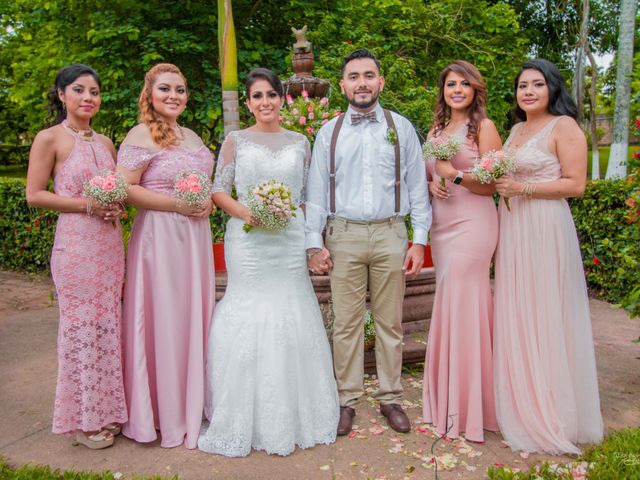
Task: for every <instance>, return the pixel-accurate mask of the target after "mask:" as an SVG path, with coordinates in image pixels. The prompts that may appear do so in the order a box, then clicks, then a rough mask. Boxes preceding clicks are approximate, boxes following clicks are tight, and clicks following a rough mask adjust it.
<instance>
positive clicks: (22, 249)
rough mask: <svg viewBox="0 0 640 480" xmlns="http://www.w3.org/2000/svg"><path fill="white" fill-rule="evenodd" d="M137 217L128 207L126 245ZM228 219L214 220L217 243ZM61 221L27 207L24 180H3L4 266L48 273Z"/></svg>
mask: <svg viewBox="0 0 640 480" xmlns="http://www.w3.org/2000/svg"><path fill="white" fill-rule="evenodd" d="M135 216H136V209H135V208H134V207H131V206H127V209H126V211H125V212H124V214H123V216H122V219H121V223H122V237H123V240H124V242H125V245H127V244H128V241H129V237H130V236H131V227H132V226H133V220H134V218H135ZM226 218H227V216H226V215H225V214H224V213H223V212H222V211H221V210H218V211H216V213H215V214H213V215H212V216H211V217H210V221H211V235H212V237H213V240H214V241H215V242H220V241H222V239H223V236H224V232H223V229H222V227H221V225H223V224H224V222H226ZM57 219H58V213H57V212H51V211H49V210H43V209H39V208H32V207H30V206H29V205H28V204H27V200H26V198H25V180H24V179H19V178H4V177H0V238H1V239H2V242H1V243H0V266H2V267H4V268H10V269H13V270H23V271H27V272H41V271H46V270H48V269H49V259H50V257H51V248H52V247H53V238H54V235H55V225H56V221H57Z"/></svg>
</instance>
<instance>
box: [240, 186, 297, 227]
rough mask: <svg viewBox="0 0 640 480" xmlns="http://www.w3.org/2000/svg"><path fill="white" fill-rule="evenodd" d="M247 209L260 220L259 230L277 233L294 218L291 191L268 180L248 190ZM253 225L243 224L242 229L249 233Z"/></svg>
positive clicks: (294, 208) (294, 207) (294, 209)
mask: <svg viewBox="0 0 640 480" xmlns="http://www.w3.org/2000/svg"><path fill="white" fill-rule="evenodd" d="M247 203H248V205H247V206H248V207H249V210H251V213H252V215H254V216H255V217H257V218H258V219H259V220H260V228H263V229H265V230H268V231H270V232H278V231H281V230H284V229H285V228H287V225H289V221H290V220H291V218H292V217H295V216H296V214H295V211H296V206H295V205H294V204H293V199H292V198H291V190H290V189H289V187H287V186H286V185H285V184H284V183H281V182H277V181H276V180H269V181H267V182H263V183H260V184H258V185H256V186H255V187H253V188H250V189H249V200H248V202H247ZM252 228H253V225H249V224H248V223H245V224H244V226H243V227H242V229H243V230H244V231H245V232H250V231H251V229H252Z"/></svg>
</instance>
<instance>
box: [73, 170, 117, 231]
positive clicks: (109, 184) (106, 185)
mask: <svg viewBox="0 0 640 480" xmlns="http://www.w3.org/2000/svg"><path fill="white" fill-rule="evenodd" d="M82 190H83V193H84V196H85V197H87V198H91V199H93V200H95V201H96V202H98V203H99V204H101V205H111V204H114V203H122V202H124V200H125V199H126V198H127V181H126V180H125V179H124V176H123V175H122V174H121V173H116V172H110V171H108V170H105V171H103V172H101V173H100V174H99V175H96V176H95V177H93V178H92V179H91V180H89V181H88V182H86V183H85V184H84V185H83V187H82ZM87 210H88V212H87V213H89V208H87ZM113 226H114V228H115V226H116V222H113Z"/></svg>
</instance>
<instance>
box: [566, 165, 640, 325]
mask: <svg viewBox="0 0 640 480" xmlns="http://www.w3.org/2000/svg"><path fill="white" fill-rule="evenodd" d="M639 192H640V184H639V182H638V178H637V177H635V176H634V175H630V176H629V177H627V178H626V179H622V180H596V181H592V182H588V183H587V188H586V190H585V193H584V195H583V196H582V197H580V198H576V199H573V200H572V201H571V210H572V213H573V218H574V221H575V223H576V228H577V230H578V236H579V237H580V245H581V249H582V257H583V259H584V267H585V274H586V276H587V282H588V284H589V287H590V289H591V290H592V292H594V293H596V294H597V295H598V296H600V297H601V298H603V299H605V300H607V301H610V302H614V303H619V304H621V306H622V307H624V308H625V309H626V310H627V311H628V312H629V313H630V314H631V315H632V316H634V317H635V316H639V315H640V301H639V300H640V299H639V298H638V297H640V295H639V293H638V289H639V288H640V268H639V267H640V221H638V210H637V209H638V208H640V197H639V196H638V195H639Z"/></svg>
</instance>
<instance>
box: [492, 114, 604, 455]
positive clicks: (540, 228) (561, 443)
mask: <svg viewBox="0 0 640 480" xmlns="http://www.w3.org/2000/svg"><path fill="white" fill-rule="evenodd" d="M559 118H560V117H558V118H555V119H553V120H551V121H550V122H549V123H548V124H547V125H546V126H545V127H544V128H542V130H540V131H539V132H538V133H537V134H536V135H534V136H533V137H532V138H531V139H530V140H529V141H528V142H527V143H525V144H524V145H522V146H521V147H520V148H519V149H518V150H517V151H516V161H517V170H516V172H515V173H514V178H515V179H516V180H518V181H527V182H531V183H544V182H549V181H553V180H557V179H558V178H560V176H561V166H560V162H559V160H558V158H557V157H556V156H555V155H554V154H552V153H551V152H550V150H549V137H550V135H551V132H552V130H553V128H554V126H555V125H556V123H557V121H558V120H559ZM521 127H522V124H519V125H516V126H515V127H514V128H513V130H512V132H511V135H510V136H509V138H508V139H507V142H506V143H505V148H508V147H509V145H510V143H511V141H512V139H513V138H514V135H515V134H517V132H518V129H519V128H521ZM499 217H500V236H499V240H498V249H497V252H496V268H495V324H494V327H495V330H494V376H495V378H494V380H495V392H496V413H497V415H498V423H499V425H500V430H501V431H502V434H503V436H504V438H505V440H506V441H507V443H508V444H509V446H510V447H511V448H512V449H514V450H524V451H527V452H534V451H544V452H548V453H553V454H560V453H579V451H580V450H579V448H578V446H577V444H578V443H590V442H599V441H600V440H601V439H602V416H601V414H600V400H599V395H598V377H597V373H596V363H595V353H594V347H593V336H592V332H591V318H590V315H589V301H588V297H587V288H586V282H585V278H584V271H583V267H582V258H581V256H580V247H579V244H578V237H577V235H576V229H575V226H574V223H573V218H572V217H571V210H570V209H569V205H568V203H567V201H566V200H565V199H556V200H546V199H539V198H533V199H525V198H523V197H521V196H517V197H514V198H512V199H511V211H508V210H507V208H506V206H505V204H504V202H500V207H499Z"/></svg>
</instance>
